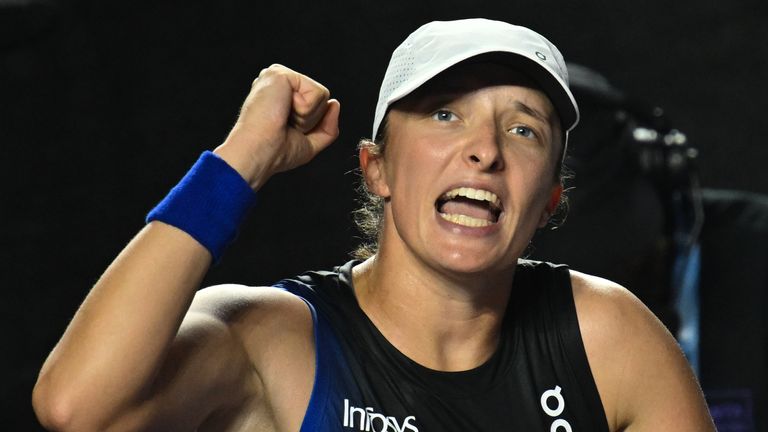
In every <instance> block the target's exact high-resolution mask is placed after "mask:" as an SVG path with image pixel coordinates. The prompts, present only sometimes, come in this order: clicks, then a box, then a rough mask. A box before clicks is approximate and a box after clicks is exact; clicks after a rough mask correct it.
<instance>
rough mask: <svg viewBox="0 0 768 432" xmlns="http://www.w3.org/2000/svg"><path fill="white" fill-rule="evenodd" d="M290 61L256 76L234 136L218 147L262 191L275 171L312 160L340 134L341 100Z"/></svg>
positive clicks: (217, 149) (252, 185)
mask: <svg viewBox="0 0 768 432" xmlns="http://www.w3.org/2000/svg"><path fill="white" fill-rule="evenodd" d="M329 97H330V92H329V91H328V89H327V88H325V87H324V86H322V85H321V84H320V83H318V82H316V81H314V80H313V79H311V78H309V77H307V76H305V75H302V74H300V73H298V72H296V71H293V70H291V69H289V68H287V67H285V66H281V65H272V66H270V67H268V68H266V69H263V70H262V71H261V73H259V76H258V78H256V79H255V80H254V81H253V85H252V86H251V91H250V93H249V94H248V97H247V98H246V99H245V102H244V103H243V106H242V108H241V109H240V117H239V118H238V120H237V123H236V124H235V126H234V127H233V128H232V131H231V132H230V133H229V136H228V137H227V139H226V140H225V141H224V143H223V144H222V145H220V146H219V147H218V148H216V150H215V151H214V152H215V153H216V154H218V155H219V156H221V157H222V158H223V159H224V160H225V161H226V162H227V163H228V164H229V165H231V166H232V167H233V168H234V169H236V170H237V171H238V172H239V173H240V175H242V176H243V178H244V179H245V180H246V181H247V182H248V183H249V184H250V185H251V187H252V188H253V189H254V190H258V189H259V188H260V187H261V186H262V185H263V184H264V183H265V182H266V181H267V180H268V179H269V178H270V177H271V176H272V175H273V174H275V173H278V172H282V171H287V170H290V169H292V168H295V167H297V166H300V165H303V164H305V163H307V162H309V161H310V160H311V159H312V158H313V157H315V155H316V154H317V153H319V152H320V151H321V150H323V149H324V148H325V147H327V146H328V145H329V144H331V143H332V142H333V140H335V139H336V137H337V136H338V134H339V110H340V105H339V101H337V100H335V99H329Z"/></svg>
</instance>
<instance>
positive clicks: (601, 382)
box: [571, 271, 714, 431]
mask: <svg viewBox="0 0 768 432" xmlns="http://www.w3.org/2000/svg"><path fill="white" fill-rule="evenodd" d="M571 283H572V286H573V293H574V301H575V304H576V312H577V315H578V319H579V327H580V330H581V334H582V338H583V340H584V348H585V350H586V352H587V358H588V359H589V364H590V367H591V369H592V374H593V376H594V378H595V383H596V384H597V387H598V391H599V392H600V397H601V399H602V402H603V406H604V408H605V411H606V415H607V417H608V423H609V425H610V427H611V430H632V431H646V430H654V431H667V430H669V431H673V430H674V431H703V430H714V426H713V425H712V422H711V419H710V418H709V414H708V412H707V408H706V404H705V403H704V398H703V395H702V394H701V390H700V389H699V386H698V383H697V382H696V379H695V377H694V376H693V373H692V371H691V369H690V367H689V366H688V363H687V361H686V360H685V358H684V356H683V354H682V352H681V350H680V348H679V346H678V345H677V343H676V341H675V340H674V338H673V337H672V335H671V334H670V333H669V332H668V331H667V329H666V328H665V327H664V325H663V324H662V323H661V322H660V321H659V320H658V319H657V318H656V317H655V316H654V315H653V314H652V313H651V312H650V311H649V310H648V308H646V307H645V305H643V304H642V302H640V300H638V299H637V297H635V296H634V295H633V294H632V293H631V292H629V291H628V290H627V289H625V288H624V287H622V286H620V285H618V284H616V283H613V282H611V281H608V280H606V279H602V278H599V277H596V276H591V275H587V274H584V273H579V272H576V271H571Z"/></svg>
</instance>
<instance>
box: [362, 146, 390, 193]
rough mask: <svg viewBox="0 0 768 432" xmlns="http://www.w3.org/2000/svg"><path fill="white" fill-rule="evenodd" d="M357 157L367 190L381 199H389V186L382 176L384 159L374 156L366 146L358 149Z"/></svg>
mask: <svg viewBox="0 0 768 432" xmlns="http://www.w3.org/2000/svg"><path fill="white" fill-rule="evenodd" d="M359 157H360V171H362V172H363V178H364V179H365V185H366V186H367V187H368V190H369V191H371V193H374V194H376V195H378V196H380V197H382V198H389V186H388V185H387V182H386V176H385V175H384V158H383V157H382V156H381V155H377V154H374V153H373V152H372V151H371V148H370V147H368V146H362V147H361V148H360V154H359Z"/></svg>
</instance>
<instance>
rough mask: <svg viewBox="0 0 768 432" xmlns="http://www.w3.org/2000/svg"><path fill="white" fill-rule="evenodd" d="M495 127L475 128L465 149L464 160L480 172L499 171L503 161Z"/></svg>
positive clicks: (502, 166)
mask: <svg viewBox="0 0 768 432" xmlns="http://www.w3.org/2000/svg"><path fill="white" fill-rule="evenodd" d="M499 144H500V140H499V136H498V132H497V129H496V127H495V125H488V126H484V127H482V128H476V129H475V130H473V131H472V133H471V135H470V137H469V141H468V144H467V146H466V148H465V150H464V151H465V154H464V160H465V161H466V162H467V164H469V165H470V166H472V167H473V168H475V169H479V170H481V171H501V170H503V169H504V159H503V157H502V154H501V148H500V145H499Z"/></svg>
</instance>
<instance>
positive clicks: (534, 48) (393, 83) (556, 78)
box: [371, 18, 579, 139]
mask: <svg viewBox="0 0 768 432" xmlns="http://www.w3.org/2000/svg"><path fill="white" fill-rule="evenodd" d="M491 53H498V55H499V57H494V59H497V58H498V59H500V60H498V61H507V60H508V61H510V62H511V64H513V65H515V66H516V67H519V68H520V70H521V71H522V72H524V73H526V74H528V75H529V76H530V77H531V78H532V79H533V80H534V81H535V82H536V83H537V84H538V85H539V86H540V87H541V90H542V91H543V92H544V93H545V94H546V95H547V96H548V97H549V99H550V101H551V102H552V105H553V106H554V107H555V109H556V110H557V113H558V116H559V117H560V123H561V125H562V130H563V134H564V136H567V133H568V131H570V130H571V129H573V127H574V126H576V123H578V121H579V108H578V106H577V105H576V100H575V99H574V98H573V94H572V93H571V90H570V89H569V88H568V69H567V68H566V66H565V61H564V60H563V56H562V55H561V54H560V51H558V49H557V47H555V46H554V45H553V44H552V43H551V42H549V41H548V40H547V39H546V38H545V37H544V36H542V35H540V34H538V33H536V32H535V31H533V30H530V29H528V28H525V27H521V26H516V25H512V24H508V23H505V22H501V21H493V20H488V19H482V18H473V19H464V20H458V21H433V22H431V23H428V24H425V25H423V26H421V27H419V28H418V29H417V30H416V31H414V32H413V33H411V34H410V35H409V36H408V37H407V38H406V39H405V40H404V41H403V43H401V44H400V46H398V47H397V48H396V49H395V51H394V52H393V53H392V58H391V59H390V61H389V66H388V67H387V72H386V73H385V74H384V80H383V82H382V83H381V89H380V91H379V101H378V102H377V103H376V113H375V115H374V119H373V134H372V135H371V138H373V139H375V138H376V135H377V133H378V131H379V126H380V125H381V122H382V120H383V119H384V116H385V115H386V113H387V109H388V108H389V106H390V105H392V103H394V102H395V101H397V100H400V99H402V98H403V97H405V96H407V95H409V94H410V93H411V92H413V91H414V90H416V89H417V88H419V87H420V86H421V85H423V84H424V83H426V82H427V81H429V80H430V79H432V78H434V77H435V76H436V75H438V74H440V73H441V72H443V71H445V70H446V69H448V68H450V67H451V66H453V65H455V64H457V63H459V62H462V61H464V60H467V59H469V58H472V57H475V56H479V55H482V54H491Z"/></svg>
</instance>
